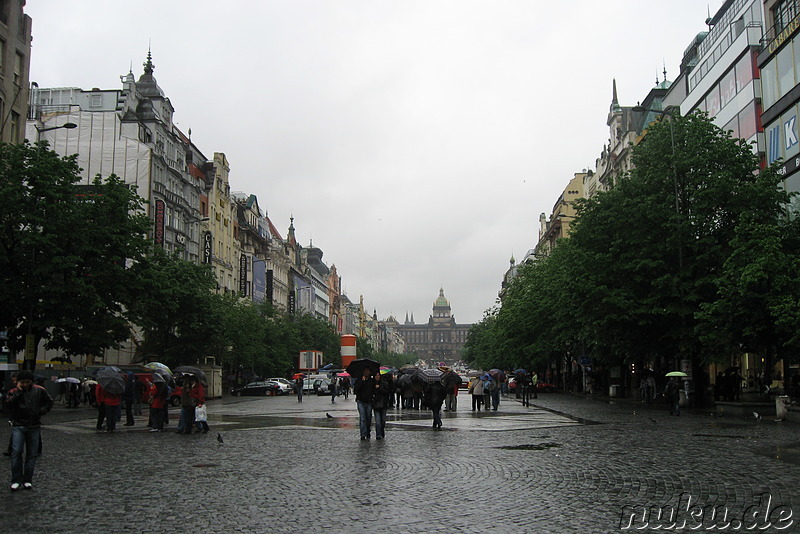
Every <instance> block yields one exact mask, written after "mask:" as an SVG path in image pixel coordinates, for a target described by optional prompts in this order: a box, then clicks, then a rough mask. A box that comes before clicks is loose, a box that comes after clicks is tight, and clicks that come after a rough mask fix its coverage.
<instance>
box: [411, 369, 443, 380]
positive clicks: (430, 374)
mask: <svg viewBox="0 0 800 534" xmlns="http://www.w3.org/2000/svg"><path fill="white" fill-rule="evenodd" d="M443 375H444V373H443V372H441V371H440V370H439V369H420V370H419V371H417V372H416V373H415V374H413V375H412V376H411V380H415V381H418V382H425V383H426V384H431V383H433V382H441V380H442V376H443Z"/></svg>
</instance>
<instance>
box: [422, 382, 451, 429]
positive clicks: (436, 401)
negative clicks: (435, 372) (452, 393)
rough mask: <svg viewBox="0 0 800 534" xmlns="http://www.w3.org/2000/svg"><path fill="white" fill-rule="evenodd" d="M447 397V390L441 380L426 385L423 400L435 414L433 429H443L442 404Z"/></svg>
mask: <svg viewBox="0 0 800 534" xmlns="http://www.w3.org/2000/svg"><path fill="white" fill-rule="evenodd" d="M445 397H447V389H446V388H445V387H444V386H443V385H442V382H441V380H436V381H433V382H428V383H427V384H426V385H425V389H424V392H423V399H424V401H425V404H426V405H427V406H428V408H430V409H431V411H432V412H433V428H434V430H435V429H437V428H442V403H443V402H444V399H445Z"/></svg>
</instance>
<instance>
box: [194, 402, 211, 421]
mask: <svg viewBox="0 0 800 534" xmlns="http://www.w3.org/2000/svg"><path fill="white" fill-rule="evenodd" d="M194 420H195V421H207V420H208V412H207V411H206V405H205V404H203V405H201V406H197V407H195V409H194Z"/></svg>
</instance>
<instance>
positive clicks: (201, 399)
mask: <svg viewBox="0 0 800 534" xmlns="http://www.w3.org/2000/svg"><path fill="white" fill-rule="evenodd" d="M196 388H197V391H196V392H195V398H196V399H197V406H196V407H195V409H194V423H195V425H196V426H197V431H198V432H201V431H202V432H203V434H208V411H207V408H206V390H205V388H204V387H203V384H201V383H200V381H199V380H198V381H197V386H196Z"/></svg>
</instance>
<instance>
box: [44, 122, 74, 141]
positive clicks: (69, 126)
mask: <svg viewBox="0 0 800 534" xmlns="http://www.w3.org/2000/svg"><path fill="white" fill-rule="evenodd" d="M34 127H35V128H36V142H37V143H38V142H39V141H41V140H42V133H43V132H50V131H52V130H60V129H61V128H64V129H65V130H73V129H75V128H77V127H78V125H77V124H75V123H74V122H65V123H64V124H61V125H59V126H48V127H46V128H39V125H38V124H34Z"/></svg>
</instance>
